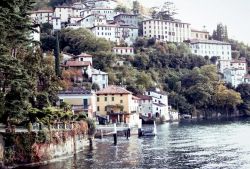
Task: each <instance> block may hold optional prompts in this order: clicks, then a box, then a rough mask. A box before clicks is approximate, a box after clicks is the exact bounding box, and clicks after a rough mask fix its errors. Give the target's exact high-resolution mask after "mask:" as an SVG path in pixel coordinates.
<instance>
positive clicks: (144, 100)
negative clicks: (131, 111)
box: [139, 95, 153, 117]
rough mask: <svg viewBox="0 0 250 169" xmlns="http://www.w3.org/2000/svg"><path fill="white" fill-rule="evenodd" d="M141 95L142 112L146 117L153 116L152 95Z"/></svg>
mask: <svg viewBox="0 0 250 169" xmlns="http://www.w3.org/2000/svg"><path fill="white" fill-rule="evenodd" d="M139 97H140V111H139V112H140V114H141V115H143V116H145V117H153V111H152V107H153V106H152V103H153V102H152V97H150V96H145V95H143V96H139Z"/></svg>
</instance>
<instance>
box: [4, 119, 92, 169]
mask: <svg viewBox="0 0 250 169" xmlns="http://www.w3.org/2000/svg"><path fill="white" fill-rule="evenodd" d="M88 137H89V136H88V125H87V123H86V122H81V123H77V124H75V125H74V129H71V130H40V131H31V132H15V133H13V132H12V133H6V132H2V133H0V164H1V165H2V167H8V166H20V165H21V166H22V165H30V164H32V165H35V164H42V163H48V162H50V161H51V160H53V161H54V160H55V159H56V158H59V157H63V156H72V155H74V154H75V153H77V152H79V151H81V150H83V148H84V146H86V145H88ZM0 168H1V166H0Z"/></svg>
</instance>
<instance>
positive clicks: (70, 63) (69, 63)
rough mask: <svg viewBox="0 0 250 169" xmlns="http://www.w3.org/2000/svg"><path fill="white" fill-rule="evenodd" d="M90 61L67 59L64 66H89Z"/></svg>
mask: <svg viewBox="0 0 250 169" xmlns="http://www.w3.org/2000/svg"><path fill="white" fill-rule="evenodd" d="M89 65H91V62H81V61H78V60H68V61H67V62H66V64H65V65H64V66H66V67H67V66H69V67H82V66H89Z"/></svg>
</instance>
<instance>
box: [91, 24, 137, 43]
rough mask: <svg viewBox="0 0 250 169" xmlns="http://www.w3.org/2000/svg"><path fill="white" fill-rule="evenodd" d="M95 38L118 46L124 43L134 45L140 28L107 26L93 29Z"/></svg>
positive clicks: (97, 26) (98, 26) (118, 25)
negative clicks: (103, 39)
mask: <svg viewBox="0 0 250 169" xmlns="http://www.w3.org/2000/svg"><path fill="white" fill-rule="evenodd" d="M91 31H92V32H93V33H94V35H95V36H97V37H99V38H105V39H107V40H109V41H112V42H115V43H117V44H118V45H119V44H121V43H122V42H125V43H127V44H128V45H132V44H133V43H134V42H135V40H136V38H137V37H138V28H137V27H134V26H130V25H120V24H105V25H96V26H94V27H92V28H91Z"/></svg>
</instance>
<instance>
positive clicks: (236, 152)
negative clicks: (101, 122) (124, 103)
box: [34, 119, 250, 169]
mask: <svg viewBox="0 0 250 169" xmlns="http://www.w3.org/2000/svg"><path fill="white" fill-rule="evenodd" d="M157 131H158V135H157V136H156V137H148V138H138V137H137V136H136V135H134V136H131V137H130V139H129V140H126V138H125V137H119V138H118V145H117V146H114V145H113V139H112V138H105V139H103V140H99V139H96V140H95V142H94V145H93V147H92V148H91V147H86V149H85V151H83V152H81V153H79V154H77V155H76V156H75V157H72V158H69V159H67V160H63V161H60V162H56V163H53V164H49V165H46V166H40V167H34V168H37V169H38V168H39V169H76V168H77V169H88V168H93V169H94V168H102V169H105V168H107V169H109V168H171V169H189V168H190V169H193V168H202V169H215V168H216V169H217V168H226V169H231V168H232V169H235V168H240V169H250V119H246V120H233V121H232V120H229V121H216V122H206V121H201V122H185V123H179V124H178V123H170V124H169V123H166V124H163V125H158V126H157Z"/></svg>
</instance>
